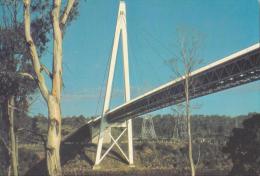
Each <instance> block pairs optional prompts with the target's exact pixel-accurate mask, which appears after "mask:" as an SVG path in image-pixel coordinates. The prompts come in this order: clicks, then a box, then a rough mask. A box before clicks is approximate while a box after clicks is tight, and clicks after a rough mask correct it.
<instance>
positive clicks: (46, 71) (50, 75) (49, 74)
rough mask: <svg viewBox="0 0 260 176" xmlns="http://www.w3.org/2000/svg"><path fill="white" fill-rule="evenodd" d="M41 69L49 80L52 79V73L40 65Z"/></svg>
mask: <svg viewBox="0 0 260 176" xmlns="http://www.w3.org/2000/svg"><path fill="white" fill-rule="evenodd" d="M41 69H42V70H43V71H44V72H45V73H46V74H47V75H48V76H49V77H50V79H52V78H53V76H52V73H51V72H50V70H49V69H48V68H47V67H46V66H45V65H43V64H41Z"/></svg>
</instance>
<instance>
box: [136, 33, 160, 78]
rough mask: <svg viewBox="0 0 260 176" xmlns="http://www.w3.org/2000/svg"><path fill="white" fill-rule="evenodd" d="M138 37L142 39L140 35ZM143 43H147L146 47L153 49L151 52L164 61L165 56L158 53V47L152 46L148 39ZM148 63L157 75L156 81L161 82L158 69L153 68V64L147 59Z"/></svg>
mask: <svg viewBox="0 0 260 176" xmlns="http://www.w3.org/2000/svg"><path fill="white" fill-rule="evenodd" d="M138 37H139V39H141V38H140V36H139V35H138ZM143 41H145V43H146V45H147V46H148V48H150V49H151V51H153V53H155V54H156V55H157V56H158V57H159V58H161V59H162V60H163V56H162V55H161V54H160V53H159V52H158V51H157V49H156V47H154V46H153V45H151V43H150V42H149V41H148V39H146V38H144V40H143ZM147 63H148V64H149V66H150V67H151V68H152V70H153V72H154V73H155V76H156V80H157V81H159V82H161V79H160V78H159V73H158V72H157V69H156V68H155V67H154V66H153V64H152V63H151V62H150V60H149V59H147Z"/></svg>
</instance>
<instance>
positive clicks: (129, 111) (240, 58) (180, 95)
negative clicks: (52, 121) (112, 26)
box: [64, 1, 260, 168]
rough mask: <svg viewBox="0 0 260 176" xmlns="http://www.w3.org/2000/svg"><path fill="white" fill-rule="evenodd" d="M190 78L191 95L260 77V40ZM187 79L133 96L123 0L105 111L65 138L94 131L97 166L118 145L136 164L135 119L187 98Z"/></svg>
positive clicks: (219, 89)
mask: <svg viewBox="0 0 260 176" xmlns="http://www.w3.org/2000/svg"><path fill="white" fill-rule="evenodd" d="M120 36H121V38H122V50H123V67H124V84H125V86H124V91H125V103H124V104H122V105H120V106H118V107H116V108H114V109H110V100H111V92H112V87H113V79H114V71H115V66H116V60H117V52H118V45H119V39H120ZM189 79H190V80H192V83H191V84H190V85H189V86H190V87H189V97H190V99H194V98H197V97H201V96H205V95H208V94H212V93H216V92H219V91H222V90H226V89H229V88H232V87H236V86H240V85H243V84H247V83H250V82H253V81H257V80H260V44H259V43H257V44H255V45H252V46H250V47H248V48H245V49H243V50H241V51H238V52H236V53H233V54H231V55H229V56H227V57H225V58H223V59H220V60H218V61H216V62H214V63H211V64H208V65H206V66H204V67H202V68H199V69H197V70H195V71H193V72H191V73H190V76H189ZM184 82H185V76H181V77H179V78H177V79H175V80H172V81H170V82H168V83H166V84H164V85H161V86H159V87H158V88H155V89H153V90H151V91H149V92H147V93H145V94H143V95H141V96H138V97H136V98H134V99H131V98H130V97H131V96H130V93H131V91H130V88H131V87H130V81H129V66H128V42H127V24H126V5H125V3H124V2H123V1H120V5H119V11H118V16H117V24H116V30H115V36H114V41H113V48H112V54H111V58H110V67H109V73H108V79H107V86H106V92H105V99H104V107H103V112H102V114H101V115H100V116H99V117H97V118H95V119H93V120H91V121H89V122H88V123H87V124H86V125H84V126H82V127H81V128H79V129H78V130H77V131H75V132H74V133H72V134H71V135H70V136H68V138H67V139H65V140H64V142H66V141H67V142H68V141H70V139H73V138H74V137H76V136H77V135H80V133H81V135H82V133H83V132H84V131H86V132H87V133H92V134H91V136H92V138H95V140H96V142H97V143H98V145H97V153H96V161H95V165H94V168H98V167H99V164H100V162H101V161H102V160H103V159H104V158H105V156H106V155H107V154H108V153H109V151H110V150H111V149H112V148H113V147H114V146H116V147H117V148H118V149H119V151H120V152H121V154H122V155H123V156H124V158H125V159H126V160H127V161H128V163H129V164H130V166H131V165H133V137H132V133H133V132H132V119H133V118H136V117H138V116H141V115H144V114H146V113H149V112H152V111H155V110H159V109H162V108H165V107H168V106H171V105H175V104H178V103H181V102H184V101H185V87H184V86H185V83H184ZM91 126H92V127H93V126H94V127H97V126H99V130H95V131H94V130H92V132H91V130H90V129H89V128H91ZM112 127H121V128H123V131H122V132H121V133H120V135H119V136H117V137H116V138H114V136H112V134H111V128H112ZM126 132H127V136H128V138H127V139H128V154H125V153H124V151H123V149H122V148H121V147H120V145H119V144H118V141H119V139H120V138H121V137H122V136H123V134H124V133H126ZM88 136H89V134H88ZM97 136H98V138H97ZM76 138H77V137H76ZM107 139H109V140H107ZM111 140H112V141H111ZM111 142H112V144H111V146H110V147H109V148H108V149H107V150H106V151H105V152H104V153H103V152H102V146H103V143H111ZM127 155H128V156H127Z"/></svg>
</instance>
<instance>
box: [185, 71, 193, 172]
mask: <svg viewBox="0 0 260 176" xmlns="http://www.w3.org/2000/svg"><path fill="white" fill-rule="evenodd" d="M185 98H186V101H185V109H186V117H187V129H188V144H189V162H190V169H191V176H195V166H194V161H193V157H192V155H193V154H192V136H191V135H192V133H191V116H190V100H189V74H186V76H185Z"/></svg>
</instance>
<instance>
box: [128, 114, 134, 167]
mask: <svg viewBox="0 0 260 176" xmlns="http://www.w3.org/2000/svg"><path fill="white" fill-rule="evenodd" d="M127 134H128V158H129V166H130V167H133V166H134V152H133V128H132V119H130V120H128V121H127Z"/></svg>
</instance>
